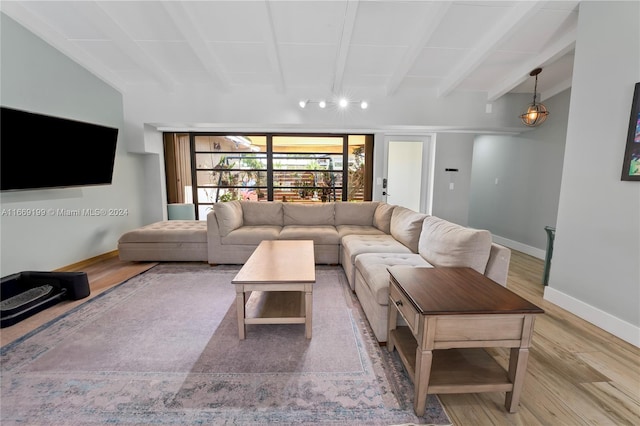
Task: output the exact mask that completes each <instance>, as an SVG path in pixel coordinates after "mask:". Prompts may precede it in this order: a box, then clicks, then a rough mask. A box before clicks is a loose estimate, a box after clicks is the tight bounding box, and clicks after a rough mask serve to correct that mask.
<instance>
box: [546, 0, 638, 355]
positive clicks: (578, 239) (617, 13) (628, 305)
mask: <svg viewBox="0 0 640 426" xmlns="http://www.w3.org/2000/svg"><path fill="white" fill-rule="evenodd" d="M638 17H640V3H639V2H583V3H582V4H581V5H580V17H579V20H578V41H577V43H576V55H575V63H574V73H573V88H572V93H571V108H570V111H569V126H568V129H567V142H566V150H565V156H564V167H563V174H562V186H561V189H560V204H559V209H558V222H557V233H556V243H555V251H554V258H553V263H552V267H551V276H550V281H549V288H547V289H546V291H545V298H548V299H549V300H551V301H553V302H554V303H557V304H560V305H561V306H564V307H567V308H568V309H571V310H572V311H574V312H576V313H578V314H579V315H581V316H583V317H593V318H596V321H597V323H598V324H599V325H601V326H602V327H603V328H605V329H609V330H614V331H616V332H617V333H618V335H623V334H625V333H626V336H627V340H629V341H633V342H635V344H636V345H640V337H639V336H640V333H639V332H638V326H640V182H623V181H621V180H620V174H621V170H622V159H623V156H624V147H625V142H626V137H627V129H628V126H629V115H630V114H629V112H630V108H631V100H632V96H633V89H634V85H635V83H636V82H639V81H640V26H639V25H638Z"/></svg>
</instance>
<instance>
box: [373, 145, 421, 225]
mask: <svg viewBox="0 0 640 426" xmlns="http://www.w3.org/2000/svg"><path fill="white" fill-rule="evenodd" d="M430 140H431V138H430V137H429V136H425V137H402V136H398V137H387V139H386V143H387V173H386V176H387V178H386V179H387V182H386V183H387V187H386V189H385V190H384V191H385V196H386V201H387V203H389V204H394V205H397V206H403V207H406V208H408V209H411V210H414V211H417V212H423V213H429V212H430V210H431V203H430V199H431V196H430V194H431V190H430V187H431V182H432V179H430V169H431V167H430V160H431V158H432V155H431V144H430Z"/></svg>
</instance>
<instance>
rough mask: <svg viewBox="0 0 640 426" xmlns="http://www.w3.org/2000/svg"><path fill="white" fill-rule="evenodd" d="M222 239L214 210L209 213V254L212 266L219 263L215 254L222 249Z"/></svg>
mask: <svg viewBox="0 0 640 426" xmlns="http://www.w3.org/2000/svg"><path fill="white" fill-rule="evenodd" d="M221 239H222V237H221V236H220V227H219V226H218V219H217V218H216V212H215V211H213V209H212V210H211V211H210V212H209V213H207V253H208V260H209V263H211V264H215V263H217V262H216V261H215V256H214V254H215V253H216V252H217V251H218V250H220V249H221V245H222V241H221Z"/></svg>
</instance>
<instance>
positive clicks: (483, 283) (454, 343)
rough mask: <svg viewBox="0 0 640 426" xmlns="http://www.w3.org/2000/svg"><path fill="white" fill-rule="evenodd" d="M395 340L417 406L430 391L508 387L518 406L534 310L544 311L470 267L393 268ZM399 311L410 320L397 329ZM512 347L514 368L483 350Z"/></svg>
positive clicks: (419, 409) (418, 408) (509, 404)
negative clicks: (499, 362)
mask: <svg viewBox="0 0 640 426" xmlns="http://www.w3.org/2000/svg"><path fill="white" fill-rule="evenodd" d="M389 274H390V285H389V338H388V342H387V348H388V349H389V351H393V350H394V348H397V350H398V353H399V354H400V358H401V360H402V363H403V364H404V366H405V368H406V369H407V372H408V373H409V376H410V377H411V380H412V381H413V383H414V387H415V396H414V410H415V412H416V414H417V415H418V416H422V415H424V411H425V408H426V402H427V394H446V393H475V392H506V400H505V406H506V408H507V410H508V411H509V412H511V413H514V412H516V410H517V408H518V401H519V399H520V393H521V391H522V385H523V382H524V377H525V373H526V369H527V361H528V358H529V346H530V345H531V338H532V336H533V324H534V320H535V316H536V315H538V314H542V313H544V311H543V310H542V309H540V308H539V307H537V306H536V305H534V304H532V303H529V302H528V301H526V300H525V299H523V298H521V297H520V296H518V295H517V294H515V293H513V292H512V291H510V290H508V289H506V288H505V287H503V286H501V285H500V284H498V283H496V282H494V281H492V280H491V279H489V278H487V277H485V276H484V275H482V274H480V273H478V272H476V271H475V270H473V269H471V268H413V267H406V266H392V267H390V268H389ZM398 313H399V314H400V315H402V317H403V318H404V320H405V321H406V323H407V326H402V327H398V326H397V325H396V324H397V319H398ZM486 347H507V348H511V352H510V357H509V368H508V370H505V369H504V368H502V367H501V366H500V365H499V364H498V363H497V362H496V361H495V360H494V359H493V357H491V356H490V355H489V354H488V353H487V352H486V351H485V350H484V349H482V348H486Z"/></svg>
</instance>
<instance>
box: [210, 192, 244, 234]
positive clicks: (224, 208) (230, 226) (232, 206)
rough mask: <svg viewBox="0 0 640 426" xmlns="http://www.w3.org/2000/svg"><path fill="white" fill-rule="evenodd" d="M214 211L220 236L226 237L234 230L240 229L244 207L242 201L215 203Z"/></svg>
mask: <svg viewBox="0 0 640 426" xmlns="http://www.w3.org/2000/svg"><path fill="white" fill-rule="evenodd" d="M213 211H214V212H216V218H217V219H218V228H220V235H221V236H223V237H226V236H227V235H229V232H231V231H233V230H234V229H237V228H240V227H241V226H242V224H243V222H242V205H241V204H240V201H237V200H234V201H227V202H225V203H215V204H214V205H213Z"/></svg>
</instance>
